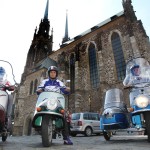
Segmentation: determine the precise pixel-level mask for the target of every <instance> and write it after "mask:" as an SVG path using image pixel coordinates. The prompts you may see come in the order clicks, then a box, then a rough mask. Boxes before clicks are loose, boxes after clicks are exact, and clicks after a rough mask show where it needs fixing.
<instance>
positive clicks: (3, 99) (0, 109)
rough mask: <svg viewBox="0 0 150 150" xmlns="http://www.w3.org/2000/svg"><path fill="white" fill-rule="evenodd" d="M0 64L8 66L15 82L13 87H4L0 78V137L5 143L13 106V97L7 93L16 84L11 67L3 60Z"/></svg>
mask: <svg viewBox="0 0 150 150" xmlns="http://www.w3.org/2000/svg"><path fill="white" fill-rule="evenodd" d="M0 62H4V63H7V64H9V66H10V67H11V70H12V76H13V80H14V82H15V85H11V86H10V85H4V84H3V83H2V80H3V79H2V78H1V80H0V136H1V137H2V141H3V142H5V141H6V139H7V137H8V135H9V134H10V133H11V134H12V116H11V115H12V106H13V95H12V94H11V93H10V92H8V91H14V90H15V86H17V83H16V81H15V78H14V74H13V68H12V65H11V64H10V63H9V62H8V61H5V60H0ZM2 64H3V63H2ZM3 65H4V64H3ZM6 78H7V76H6ZM6 78H5V79H6Z"/></svg>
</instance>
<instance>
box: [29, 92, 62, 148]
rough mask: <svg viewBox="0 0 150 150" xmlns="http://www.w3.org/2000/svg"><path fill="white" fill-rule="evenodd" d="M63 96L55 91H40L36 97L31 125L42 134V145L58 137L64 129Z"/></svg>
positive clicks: (50, 142)
mask: <svg viewBox="0 0 150 150" xmlns="http://www.w3.org/2000/svg"><path fill="white" fill-rule="evenodd" d="M64 109H65V97H64V96H63V95H62V94H60V93H59V92H56V91H54V92H53V91H47V92H42V93H41V94H40V95H39V96H38V99H37V103H36V108H35V113H34V117H33V120H32V126H33V128H35V131H38V132H39V134H41V136H42V144H43V146H44V147H49V146H51V145H52V139H56V137H57V136H58V137H60V136H61V133H62V130H64V125H65V120H64V115H65V114H64V113H65V110H64Z"/></svg>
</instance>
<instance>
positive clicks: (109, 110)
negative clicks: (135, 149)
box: [100, 58, 150, 142]
mask: <svg viewBox="0 0 150 150" xmlns="http://www.w3.org/2000/svg"><path fill="white" fill-rule="evenodd" d="M123 84H124V86H125V88H129V89H130V108H127V106H126V104H125V103H124V100H123V97H124V96H123V92H122V90H120V89H117V88H116V89H110V90H108V91H107V92H106V96H105V103H104V111H103V114H102V117H101V119H100V129H101V130H103V135H104V138H105V139H106V140H110V138H111V136H112V133H113V131H114V130H115V131H119V130H125V131H127V132H128V131H131V132H141V131H142V132H144V134H145V135H147V136H148V142H150V65H149V63H148V62H147V61H146V60H145V59H144V58H136V59H133V60H132V61H130V62H128V63H127V67H126V78H125V79H124V81H123Z"/></svg>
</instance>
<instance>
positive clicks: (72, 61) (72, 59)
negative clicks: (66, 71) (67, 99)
mask: <svg viewBox="0 0 150 150" xmlns="http://www.w3.org/2000/svg"><path fill="white" fill-rule="evenodd" d="M70 80H71V82H70V88H71V93H73V92H74V90H75V86H74V80H75V56H74V54H71V56H70Z"/></svg>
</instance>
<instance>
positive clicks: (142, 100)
mask: <svg viewBox="0 0 150 150" xmlns="http://www.w3.org/2000/svg"><path fill="white" fill-rule="evenodd" d="M148 103H149V100H148V98H147V97H146V96H143V95H140V96H138V97H137V98H136V99H135V104H136V105H137V106H138V107H140V108H145V107H147V105H148Z"/></svg>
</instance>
